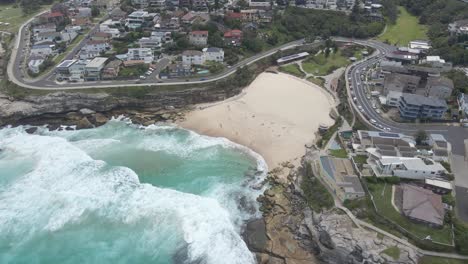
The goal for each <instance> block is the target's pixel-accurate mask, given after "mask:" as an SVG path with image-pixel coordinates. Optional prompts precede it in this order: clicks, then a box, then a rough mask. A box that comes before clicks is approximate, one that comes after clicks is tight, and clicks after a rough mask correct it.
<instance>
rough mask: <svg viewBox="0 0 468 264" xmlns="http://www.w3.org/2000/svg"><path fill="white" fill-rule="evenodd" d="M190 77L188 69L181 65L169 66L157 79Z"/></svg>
mask: <svg viewBox="0 0 468 264" xmlns="http://www.w3.org/2000/svg"><path fill="white" fill-rule="evenodd" d="M189 75H190V67H186V66H184V65H183V64H182V63H180V62H179V63H172V64H169V65H168V66H167V68H166V70H164V71H163V72H161V73H160V75H159V78H162V79H166V78H180V77H185V76H189Z"/></svg>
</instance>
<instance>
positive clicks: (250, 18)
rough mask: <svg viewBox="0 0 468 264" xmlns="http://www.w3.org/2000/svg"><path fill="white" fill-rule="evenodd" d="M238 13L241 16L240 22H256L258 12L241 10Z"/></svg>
mask: <svg viewBox="0 0 468 264" xmlns="http://www.w3.org/2000/svg"><path fill="white" fill-rule="evenodd" d="M240 12H241V14H242V21H243V22H258V18H259V17H258V13H259V10H256V9H247V10H241V11H240Z"/></svg>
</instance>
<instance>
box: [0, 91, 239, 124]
mask: <svg viewBox="0 0 468 264" xmlns="http://www.w3.org/2000/svg"><path fill="white" fill-rule="evenodd" d="M128 89H129V90H128V91H126V92H121V93H119V92H118V90H115V91H113V93H105V92H100V93H92V92H63V91H61V92H51V93H48V94H45V95H27V96H24V97H22V98H14V97H11V96H7V95H5V94H2V93H1V92H0V116H1V117H2V118H1V119H0V126H3V125H7V124H35V123H38V122H39V121H38V120H39V119H41V122H42V123H45V122H46V121H47V120H54V119H60V118H62V119H63V118H64V117H67V118H65V121H66V120H68V118H69V117H71V116H66V115H67V114H68V113H70V112H73V113H74V115H75V116H77V118H76V119H75V120H74V121H77V120H80V119H82V118H83V116H86V117H88V116H90V115H93V114H95V113H101V114H104V115H106V116H109V114H112V115H115V114H117V113H119V110H122V109H125V110H126V111H120V112H121V113H126V114H127V113H129V112H128V110H129V109H133V110H136V111H142V110H144V111H148V112H153V113H154V112H166V111H169V112H174V111H175V110H177V109H183V108H185V107H187V106H190V105H194V104H199V103H206V102H213V101H218V100H222V99H224V98H228V97H231V96H234V95H236V94H239V93H240V91H241V90H242V88H240V87H239V88H232V87H231V88H223V87H216V88H211V87H207V88H196V89H195V88H194V89H183V90H181V89H173V90H165V91H164V90H161V91H160V90H158V89H154V91H152V92H148V93H145V94H143V95H139V94H138V92H134V93H133V92H132V91H131V90H130V89H131V88H128ZM78 117H79V118H78ZM170 118H171V116H164V117H162V116H160V119H161V120H162V119H170ZM101 120H102V119H101ZM101 120H97V121H96V122H97V123H103V121H101ZM90 121H91V118H90ZM147 121H148V120H147Z"/></svg>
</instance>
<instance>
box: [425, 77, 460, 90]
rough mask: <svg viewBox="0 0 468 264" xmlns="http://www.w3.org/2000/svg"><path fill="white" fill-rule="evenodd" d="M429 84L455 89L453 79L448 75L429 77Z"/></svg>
mask: <svg viewBox="0 0 468 264" xmlns="http://www.w3.org/2000/svg"><path fill="white" fill-rule="evenodd" d="M427 86H445V87H448V88H450V89H452V90H453V87H454V86H453V81H452V80H450V79H449V78H447V77H428V78H427Z"/></svg>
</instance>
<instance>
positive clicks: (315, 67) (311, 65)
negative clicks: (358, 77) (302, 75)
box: [302, 51, 350, 76]
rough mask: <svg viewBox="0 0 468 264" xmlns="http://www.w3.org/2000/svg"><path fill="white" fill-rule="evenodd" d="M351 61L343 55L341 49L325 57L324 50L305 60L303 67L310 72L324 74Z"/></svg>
mask: <svg viewBox="0 0 468 264" xmlns="http://www.w3.org/2000/svg"><path fill="white" fill-rule="evenodd" d="M349 63H350V61H349V59H348V58H346V57H344V56H343V55H341V52H340V51H338V52H336V53H333V54H330V55H329V56H328V57H325V54H324V53H323V52H322V53H320V54H319V55H317V56H314V55H312V56H310V57H309V58H308V59H306V60H305V61H303V62H302V68H303V69H304V71H306V72H308V73H311V74H314V75H318V76H324V75H328V74H330V73H332V72H333V71H334V70H336V69H338V68H341V67H344V66H346V65H348V64H349Z"/></svg>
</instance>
